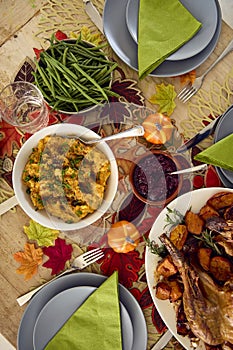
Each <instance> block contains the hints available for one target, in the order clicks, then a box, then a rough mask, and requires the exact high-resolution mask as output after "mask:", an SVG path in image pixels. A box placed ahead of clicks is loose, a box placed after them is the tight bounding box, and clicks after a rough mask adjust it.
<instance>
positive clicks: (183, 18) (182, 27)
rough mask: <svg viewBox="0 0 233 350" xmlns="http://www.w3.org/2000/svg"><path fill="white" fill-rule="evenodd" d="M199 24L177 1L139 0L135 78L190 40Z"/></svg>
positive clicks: (143, 74)
mask: <svg viewBox="0 0 233 350" xmlns="http://www.w3.org/2000/svg"><path fill="white" fill-rule="evenodd" d="M193 1H195V0H193ZM201 25H202V24H201V23H200V22H199V21H198V20H197V19H196V18H194V17H193V15H192V14H191V13H190V12H189V11H188V10H187V9H186V8H185V7H184V6H183V5H182V4H181V3H180V1H179V0H140V5H139V18H138V71H139V78H140V79H143V78H144V77H145V76H146V75H148V74H150V73H151V72H152V71H153V70H154V69H155V68H156V67H158V66H159V65H160V64H161V63H162V62H163V61H164V60H165V59H166V58H167V57H168V56H170V55H171V54H172V53H173V52H175V51H176V50H178V49H179V48H180V47H181V46H182V45H184V44H185V43H186V42H187V41H188V40H190V39H191V38H192V37H193V36H194V35H195V34H196V33H197V31H198V30H199V29H200V28H201Z"/></svg>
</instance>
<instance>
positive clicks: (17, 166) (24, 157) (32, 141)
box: [12, 123, 118, 231]
mask: <svg viewBox="0 0 233 350" xmlns="http://www.w3.org/2000/svg"><path fill="white" fill-rule="evenodd" d="M52 134H56V135H62V136H66V135H74V136H79V137H81V138H83V139H84V140H85V139H86V140H90V139H95V138H99V137H100V136H99V135H98V134H96V133H95V132H94V131H92V130H89V129H87V128H85V127H84V126H80V125H76V124H68V123H67V124H56V125H51V126H48V127H46V128H44V129H42V130H40V131H38V132H37V133H35V134H34V135H32V136H31V137H30V138H29V139H28V140H27V141H26V142H25V143H24V144H23V146H22V147H21V149H20V150H19V152H18V154H17V157H16V159H15V163H14V167H13V174H12V180H13V188H14V192H15V196H16V198H17V201H18V203H19V205H20V206H21V208H22V209H23V210H24V211H25V213H26V214H27V215H28V216H29V217H30V218H31V219H33V220H34V221H36V222H38V223H39V224H41V225H43V226H45V227H49V228H52V229H56V230H61V231H70V230H77V229H81V228H84V227H86V226H89V225H91V224H92V223H94V222H95V221H97V220H98V219H100V218H101V216H102V215H103V214H104V213H105V212H106V211H107V210H108V208H109V207H110V205H111V204H112V201H113V199H114V197H115V194H116V191H117V186H118V168H117V163H116V159H115V157H114V155H113V153H112V151H111V149H110V148H109V146H108V145H107V144H106V143H105V142H101V143H99V144H98V146H96V147H97V148H98V149H99V150H100V151H101V152H103V153H104V154H105V155H106V156H107V158H108V160H109V161H110V166H111V175H110V176H109V179H108V183H107V188H106V191H105V194H104V199H103V202H102V204H101V206H100V207H99V208H98V209H97V210H96V211H94V212H93V213H91V214H88V215H87V216H86V217H85V218H83V219H81V220H80V221H78V222H76V223H70V224H69V223H66V222H64V221H63V220H61V219H59V218H56V217H53V216H51V215H49V214H48V213H47V212H46V210H45V209H43V210H37V211H36V210H35V207H34V206H33V204H32V201H31V198H30V196H29V195H28V194H27V193H26V189H27V188H26V186H25V185H24V183H23V181H22V173H23V170H24V167H25V165H26V163H27V161H28V158H29V156H30V154H31V153H32V149H33V147H36V146H37V145H38V142H39V140H41V139H43V138H44V137H45V136H46V135H52Z"/></svg>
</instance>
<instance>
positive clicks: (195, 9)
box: [126, 0, 218, 61]
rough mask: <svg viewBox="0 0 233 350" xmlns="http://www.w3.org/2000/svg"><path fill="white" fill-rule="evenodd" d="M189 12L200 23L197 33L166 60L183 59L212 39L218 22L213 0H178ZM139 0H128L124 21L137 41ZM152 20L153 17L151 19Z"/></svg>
mask: <svg viewBox="0 0 233 350" xmlns="http://www.w3.org/2000/svg"><path fill="white" fill-rule="evenodd" d="M180 1H181V3H182V4H183V5H184V6H185V7H186V9H187V10H189V12H190V13H192V15H193V16H194V17H195V18H196V19H197V20H198V21H199V22H201V23H202V27H201V29H200V30H199V31H198V33H197V34H196V35H195V36H194V37H193V38H192V39H191V40H189V41H188V42H187V43H186V44H185V45H183V46H182V47H181V48H180V49H179V50H177V51H176V52H174V53H173V54H172V55H171V56H169V57H168V58H167V60H171V61H176V60H184V59H186V58H190V57H192V56H195V55H197V54H198V53H199V52H201V51H202V50H203V49H204V48H205V47H206V46H207V45H208V44H209V43H210V41H211V40H212V38H213V36H214V33H215V31H216V28H217V23H218V10H217V6H216V2H215V1H213V0H205V1H203V0H195V1H193V0H180ZM139 3H140V0H128V3H127V6H126V23H127V27H128V30H129V32H130V34H131V36H132V38H133V40H134V41H135V42H136V43H137V42H138V10H139ZM151 20H153V18H152V19H151Z"/></svg>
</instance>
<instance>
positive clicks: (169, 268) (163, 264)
mask: <svg viewBox="0 0 233 350" xmlns="http://www.w3.org/2000/svg"><path fill="white" fill-rule="evenodd" d="M177 271H178V270H177V268H176V266H175V265H174V264H173V262H172V258H171V257H170V255H168V256H166V257H165V258H164V259H162V260H161V261H160V262H159V263H158V266H157V269H156V273H157V275H158V276H164V277H170V276H172V275H175V274H176V273H177Z"/></svg>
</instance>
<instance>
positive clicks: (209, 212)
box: [199, 204, 219, 220]
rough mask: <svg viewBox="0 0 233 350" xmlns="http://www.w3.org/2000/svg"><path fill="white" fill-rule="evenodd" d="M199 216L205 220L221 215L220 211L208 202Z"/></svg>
mask: <svg viewBox="0 0 233 350" xmlns="http://www.w3.org/2000/svg"><path fill="white" fill-rule="evenodd" d="M199 216H200V217H201V218H202V219H203V220H207V219H209V218H211V217H212V216H219V213H218V211H217V210H215V209H214V208H213V207H212V206H211V205H208V204H206V205H204V207H202V208H201V210H200V211H199Z"/></svg>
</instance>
